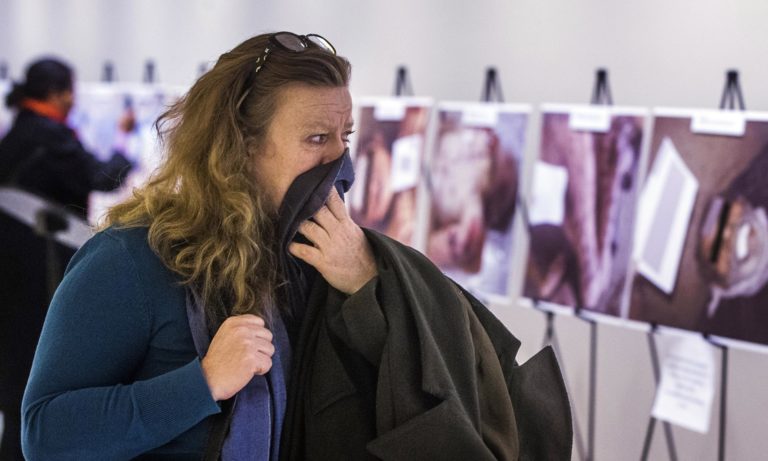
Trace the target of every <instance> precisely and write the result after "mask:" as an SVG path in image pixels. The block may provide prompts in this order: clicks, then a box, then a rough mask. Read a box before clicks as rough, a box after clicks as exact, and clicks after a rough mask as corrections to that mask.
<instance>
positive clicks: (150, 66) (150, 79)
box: [144, 59, 155, 83]
mask: <svg viewBox="0 0 768 461" xmlns="http://www.w3.org/2000/svg"><path fill="white" fill-rule="evenodd" d="M144 83H155V61H153V60H151V59H147V60H146V61H145V62H144Z"/></svg>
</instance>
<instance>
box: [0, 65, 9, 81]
mask: <svg viewBox="0 0 768 461" xmlns="http://www.w3.org/2000/svg"><path fill="white" fill-rule="evenodd" d="M7 78H8V63H7V62H5V61H2V62H0V80H5V79H7Z"/></svg>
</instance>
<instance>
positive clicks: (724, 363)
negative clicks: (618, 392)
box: [704, 102, 743, 461]
mask: <svg viewBox="0 0 768 461" xmlns="http://www.w3.org/2000/svg"><path fill="white" fill-rule="evenodd" d="M742 104H743V102H742ZM704 339H705V340H706V341H707V342H708V343H709V344H711V345H713V346H714V347H716V348H718V349H720V408H719V410H718V411H719V413H720V414H719V418H718V419H719V422H718V434H717V459H718V461H723V460H725V428H726V425H725V423H726V418H725V416H726V410H727V408H728V407H727V403H728V346H726V345H725V344H721V343H719V342H717V341H715V340H714V339H712V338H711V337H710V336H709V335H708V334H707V333H704Z"/></svg>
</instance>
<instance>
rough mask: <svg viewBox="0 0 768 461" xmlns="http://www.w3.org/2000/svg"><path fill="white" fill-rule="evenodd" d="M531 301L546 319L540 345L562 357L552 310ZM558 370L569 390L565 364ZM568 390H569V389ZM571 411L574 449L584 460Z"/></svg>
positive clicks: (578, 427)
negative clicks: (548, 347) (549, 346)
mask: <svg viewBox="0 0 768 461" xmlns="http://www.w3.org/2000/svg"><path fill="white" fill-rule="evenodd" d="M531 301H532V302H533V308H534V309H536V310H538V311H541V312H543V313H544V315H545V319H546V327H545V330H544V339H543V341H542V347H545V346H547V345H551V346H552V349H553V350H554V351H555V355H556V356H557V357H562V353H561V349H560V341H559V340H558V338H557V329H556V328H555V318H556V316H555V313H554V312H552V311H551V310H549V309H544V308H542V307H541V306H540V305H539V300H538V299H532V300H531ZM560 372H561V373H562V375H563V382H564V383H565V387H566V389H568V390H570V386H569V385H568V376H567V374H566V372H565V364H564V363H561V364H560ZM569 392H570V391H569ZM571 408H572V411H573V413H574V414H573V417H572V420H573V438H574V442H575V444H576V451H577V452H578V454H579V459H581V460H586V459H588V458H587V455H586V454H585V453H584V442H583V439H584V438H583V437H582V434H581V426H580V425H579V418H577V417H576V411H575V410H576V409H575V408H574V407H571Z"/></svg>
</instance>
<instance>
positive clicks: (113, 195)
mask: <svg viewBox="0 0 768 461" xmlns="http://www.w3.org/2000/svg"><path fill="white" fill-rule="evenodd" d="M181 94H182V91H181V89H177V88H173V87H165V86H159V85H143V84H117V83H84V84H81V85H78V88H77V102H76V105H75V107H74V108H73V110H72V113H71V114H70V116H69V122H70V124H71V126H72V127H73V128H74V129H75V130H76V131H77V133H78V136H79V138H80V140H81V142H82V143H83V144H84V145H85V146H86V148H87V149H88V150H89V151H90V152H92V153H93V154H94V155H96V156H97V157H99V158H100V159H101V160H108V159H109V158H110V156H111V155H112V152H113V151H114V150H115V148H116V147H117V146H120V148H121V149H122V150H123V151H124V152H125V154H126V156H127V157H128V158H129V160H131V162H133V163H134V168H133V170H131V173H130V174H129V176H128V177H127V178H126V180H125V183H124V184H123V186H122V187H121V188H120V189H118V190H116V191H113V192H93V193H91V196H90V198H89V201H90V203H89V216H88V220H89V221H90V222H91V223H96V222H97V221H98V220H99V219H100V218H101V217H102V216H103V214H104V213H105V212H106V210H107V209H108V208H109V207H110V206H112V205H114V204H116V203H117V202H119V201H121V200H123V199H125V198H127V197H128V196H130V194H131V191H132V190H133V188H134V187H136V186H139V185H141V184H143V183H144V182H145V181H146V180H147V179H148V178H149V175H150V174H151V172H152V171H154V169H155V168H156V167H157V166H158V164H159V162H160V157H161V156H160V150H159V146H158V142H157V134H156V131H155V129H154V123H155V121H156V120H157V118H158V116H159V115H160V114H161V113H162V112H163V111H164V110H165V109H166V108H167V107H168V106H169V105H170V104H171V103H173V102H174V101H175V100H176V99H177V98H178V97H179V96H180V95H181ZM119 125H123V130H125V131H127V135H126V134H123V133H121V130H120V129H119V128H118V126H119Z"/></svg>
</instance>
